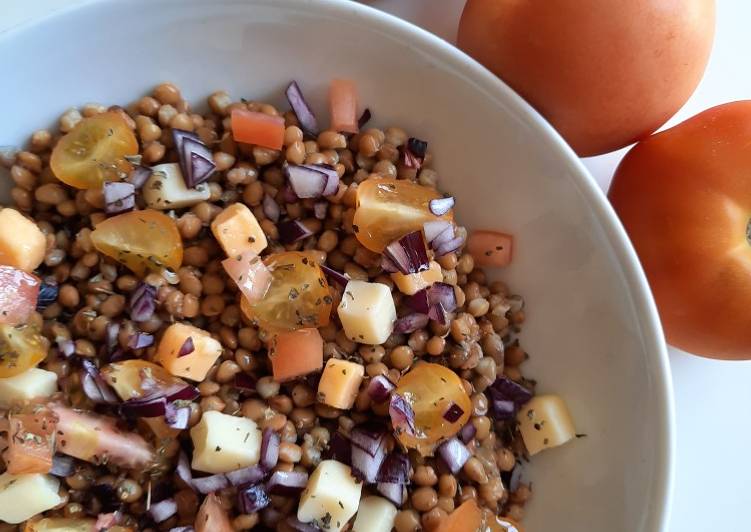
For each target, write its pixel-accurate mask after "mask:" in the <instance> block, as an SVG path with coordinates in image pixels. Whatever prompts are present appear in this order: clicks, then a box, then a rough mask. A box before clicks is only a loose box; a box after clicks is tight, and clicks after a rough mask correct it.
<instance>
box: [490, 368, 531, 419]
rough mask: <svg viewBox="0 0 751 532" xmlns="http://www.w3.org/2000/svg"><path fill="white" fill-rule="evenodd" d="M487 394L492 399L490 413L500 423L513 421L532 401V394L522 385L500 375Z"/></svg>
mask: <svg viewBox="0 0 751 532" xmlns="http://www.w3.org/2000/svg"><path fill="white" fill-rule="evenodd" d="M485 393H486V394H487V395H488V396H489V397H490V406H491V408H490V413H491V416H492V417H493V419H495V420H498V421H503V420H508V419H513V418H514V417H516V413H517V412H518V410H519V408H521V406H522V405H524V404H525V403H527V402H529V400H530V399H532V392H530V391H529V390H528V389H527V388H525V387H524V386H522V385H521V384H519V383H517V382H514V381H512V380H511V379H509V378H508V377H506V376H505V375H500V376H498V378H496V380H495V382H493V384H491V385H490V386H489V387H488V388H487V389H486V390H485Z"/></svg>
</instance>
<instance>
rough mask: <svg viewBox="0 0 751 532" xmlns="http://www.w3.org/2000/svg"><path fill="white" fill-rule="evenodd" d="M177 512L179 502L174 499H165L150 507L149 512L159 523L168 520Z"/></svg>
mask: <svg viewBox="0 0 751 532" xmlns="http://www.w3.org/2000/svg"><path fill="white" fill-rule="evenodd" d="M176 513H177V503H176V502H175V500H174V499H164V500H163V501H160V502H158V503H156V504H152V505H151V508H149V514H151V517H152V518H153V519H154V521H156V522H157V523H161V522H163V521H166V520H167V519H169V518H170V517H172V516H173V515H175V514H176Z"/></svg>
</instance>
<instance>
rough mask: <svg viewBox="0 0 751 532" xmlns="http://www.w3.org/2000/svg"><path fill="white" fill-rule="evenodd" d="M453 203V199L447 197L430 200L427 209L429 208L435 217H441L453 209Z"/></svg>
mask: <svg viewBox="0 0 751 532" xmlns="http://www.w3.org/2000/svg"><path fill="white" fill-rule="evenodd" d="M454 203H455V202H454V197H453V196H448V197H446V198H436V199H432V200H430V202H429V203H428V207H429V208H430V212H432V213H433V214H435V215H436V216H443V215H444V214H446V213H447V212H449V211H450V210H451V209H452V208H453V207H454Z"/></svg>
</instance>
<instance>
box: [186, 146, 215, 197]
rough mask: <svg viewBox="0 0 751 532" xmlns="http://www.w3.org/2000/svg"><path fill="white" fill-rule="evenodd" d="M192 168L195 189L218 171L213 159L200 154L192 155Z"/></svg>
mask: <svg viewBox="0 0 751 532" xmlns="http://www.w3.org/2000/svg"><path fill="white" fill-rule="evenodd" d="M190 167H191V173H192V174H193V183H194V184H193V187H194V188H195V187H198V185H200V184H201V183H205V182H206V181H208V179H209V178H210V177H211V175H212V174H213V173H214V170H216V164H215V163H214V159H213V157H206V156H205V155H202V154H200V153H191V154H190Z"/></svg>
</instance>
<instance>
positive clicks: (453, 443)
mask: <svg viewBox="0 0 751 532" xmlns="http://www.w3.org/2000/svg"><path fill="white" fill-rule="evenodd" d="M438 453H439V454H440V456H441V458H442V459H443V461H444V462H445V464H446V466H447V467H448V468H449V470H450V471H451V473H452V474H454V475H456V474H457V473H459V471H461V469H462V467H464V464H465V463H466V462H467V460H469V457H470V456H471V453H470V452H469V449H467V447H466V446H465V445H464V444H463V443H462V442H460V441H459V440H458V439H457V438H455V437H454V438H451V439H449V440H447V441H445V442H443V443H442V444H441V445H439V446H438Z"/></svg>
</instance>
